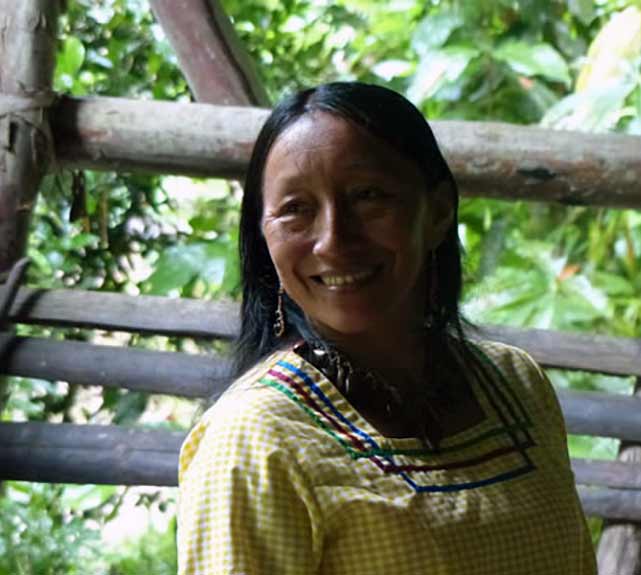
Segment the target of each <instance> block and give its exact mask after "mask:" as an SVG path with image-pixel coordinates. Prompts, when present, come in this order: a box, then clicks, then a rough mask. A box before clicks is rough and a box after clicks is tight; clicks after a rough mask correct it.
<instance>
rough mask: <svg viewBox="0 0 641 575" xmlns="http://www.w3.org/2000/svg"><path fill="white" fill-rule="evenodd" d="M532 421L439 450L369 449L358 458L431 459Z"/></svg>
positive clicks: (487, 432) (514, 429)
mask: <svg viewBox="0 0 641 575" xmlns="http://www.w3.org/2000/svg"><path fill="white" fill-rule="evenodd" d="M530 426H531V423H529V422H523V423H521V422H517V423H515V424H513V425H508V426H506V427H495V428H493V429H488V430H487V431H485V432H483V433H482V434H481V435H477V436H476V437H472V438H471V439H468V440H466V441H462V442H461V443H457V444H455V445H450V446H448V447H441V448H440V449H439V450H438V451H435V450H434V449H427V448H422V449H371V450H368V451H364V452H358V456H357V458H361V457H370V456H372V455H380V456H386V455H390V456H391V455H408V456H411V457H418V458H423V459H429V458H430V457H431V456H433V455H440V454H441V453H452V452H455V451H459V450H461V449H466V448H467V447H471V446H472V445H476V444H477V443H480V442H482V441H485V440H486V439H489V438H491V437H496V436H497V435H503V434H505V433H509V432H511V431H517V432H518V431H523V430H525V429H526V428H528V427H530Z"/></svg>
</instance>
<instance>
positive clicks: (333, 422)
mask: <svg viewBox="0 0 641 575" xmlns="http://www.w3.org/2000/svg"><path fill="white" fill-rule="evenodd" d="M268 375H271V376H272V377H275V378H277V379H279V380H280V381H282V382H284V383H287V384H289V385H290V386H291V387H293V388H294V391H295V392H297V393H298V394H299V395H300V396H302V398H303V400H304V403H305V404H307V405H308V406H309V407H310V408H311V409H312V410H313V411H314V412H315V413H317V414H318V415H319V416H321V417H323V418H325V419H326V420H327V421H328V422H329V424H330V425H331V426H332V427H333V428H334V429H335V430H336V431H338V432H339V433H343V434H344V435H346V436H347V437H348V438H349V440H350V441H351V443H352V445H353V447H354V448H356V449H361V450H363V449H365V446H364V445H363V442H362V441H361V440H360V439H359V438H358V437H356V436H355V435H352V434H351V433H349V432H347V431H345V430H344V429H343V427H342V426H341V425H340V423H338V422H337V421H336V420H335V419H334V418H333V417H332V416H331V415H329V414H328V413H326V412H325V411H323V410H322V409H321V408H320V406H319V405H318V404H317V403H316V401H315V400H314V398H313V397H311V396H310V395H309V393H308V392H307V390H305V389H303V388H302V386H301V385H300V384H298V383H297V382H296V381H294V380H293V379H292V378H291V377H289V376H288V375H285V374H284V373H281V372H279V371H276V370H275V369H270V370H269V372H268Z"/></svg>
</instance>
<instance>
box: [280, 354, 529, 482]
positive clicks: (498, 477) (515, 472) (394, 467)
mask: <svg viewBox="0 0 641 575" xmlns="http://www.w3.org/2000/svg"><path fill="white" fill-rule="evenodd" d="M278 365H279V366H280V367H284V368H286V369H287V370H288V371H290V372H292V373H294V374H295V375H297V376H299V377H300V378H301V379H302V380H303V381H304V382H305V383H306V384H307V385H308V386H309V387H310V388H311V389H312V391H313V392H314V393H315V394H316V395H317V396H318V397H319V398H320V399H321V401H322V402H323V403H324V404H325V405H326V406H327V407H328V408H329V409H330V411H331V412H332V413H333V414H334V415H335V416H336V417H337V418H338V419H339V420H340V421H341V422H343V423H345V424H346V425H347V426H348V428H350V429H351V430H352V431H353V432H355V433H356V434H358V435H359V436H361V437H363V438H364V439H365V440H366V441H367V443H369V444H370V445H372V446H373V448H374V450H376V451H377V452H379V453H380V452H381V451H382V450H381V449H380V447H379V446H378V445H377V443H376V441H375V440H374V439H373V438H372V437H371V436H369V435H368V434H367V433H366V432H364V431H363V430H361V429H359V428H358V427H356V426H355V425H354V424H353V423H351V422H350V421H349V420H347V419H346V418H345V416H344V415H343V414H341V413H340V412H339V411H338V410H337V408H336V407H335V406H334V405H333V403H332V402H331V400H330V399H329V398H328V397H327V396H326V395H325V394H324V393H323V392H322V390H321V389H320V388H319V387H318V386H317V385H316V383H315V382H314V381H313V380H312V379H311V378H310V377H309V375H308V374H307V373H305V372H304V371H302V370H301V369H299V368H297V367H296V366H294V365H292V364H290V363H288V362H285V361H279V362H278ZM271 372H272V373H271V375H272V376H274V375H275V374H276V373H278V372H277V371H276V370H271ZM281 375H282V376H283V379H289V382H290V383H291V378H288V377H287V376H286V375H285V374H282V373H281ZM298 389H299V390H300V389H301V388H300V387H299V388H298ZM287 395H288V396H289V397H290V398H292V399H294V397H295V396H294V395H293V394H292V395H290V394H287ZM308 397H309V396H308ZM294 401H296V399H294ZM297 403H298V404H299V405H301V407H304V408H305V407H307V406H305V405H303V404H302V403H301V402H300V401H297ZM315 409H318V406H317V405H316V408H315ZM305 411H307V412H309V408H307V409H305ZM313 420H314V421H315V422H319V421H321V420H320V419H319V418H318V417H314V418H313ZM323 428H324V429H325V430H327V428H326V426H325V425H323ZM343 433H345V432H343ZM331 435H332V437H333V438H334V439H336V438H337V436H336V435H335V434H331ZM340 443H341V445H343V447H345V442H340ZM523 447H524V446H521V445H518V446H514V447H512V448H511V451H518V452H519V453H521V454H523V451H522V450H521V449H522V448H523ZM490 457H491V456H488V459H489V458H490ZM370 459H372V461H373V462H374V463H375V464H376V465H377V466H378V467H379V468H380V469H382V470H383V471H385V472H394V473H396V474H398V475H399V476H400V477H401V478H402V479H403V480H404V481H405V482H406V483H408V485H410V486H411V487H412V488H413V489H414V490H416V491H433V492H434V491H455V490H461V489H471V488H473V487H480V486H482V485H489V484H491V483H496V482H500V481H505V480H508V479H510V478H512V477H515V476H517V475H520V474H522V473H525V472H527V471H530V470H531V469H533V466H532V465H531V464H529V463H528V465H526V467H523V468H520V469H516V470H511V471H508V472H505V473H502V474H498V475H496V476H493V477H489V478H486V479H483V480H479V481H476V482H467V483H463V484H453V485H432V486H428V485H418V484H417V483H416V482H415V481H413V480H412V479H411V478H410V477H409V476H408V475H407V471H405V470H404V469H403V468H402V466H398V465H396V463H395V462H394V459H393V458H392V457H391V456H387V457H384V459H385V460H386V461H387V462H388V463H387V464H384V463H382V462H381V461H379V460H377V458H376V457H371V458H370ZM526 461H527V459H526ZM464 463H465V462H458V465H459V466H463V464H464ZM469 465H473V463H470V464H469ZM436 469H443V467H442V466H439V467H438V468H436ZM386 470H389V471H386Z"/></svg>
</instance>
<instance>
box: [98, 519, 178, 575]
mask: <svg viewBox="0 0 641 575" xmlns="http://www.w3.org/2000/svg"><path fill="white" fill-rule="evenodd" d="M109 563H110V566H109V572H108V574H107V575H139V574H140V573H145V574H146V575H175V574H176V572H177V570H178V563H177V558H176V519H175V518H174V519H173V520H172V521H171V523H170V525H169V528H168V529H167V530H165V531H164V532H158V531H156V530H154V529H151V530H149V531H147V532H146V533H145V534H144V535H143V536H142V537H140V539H138V540H136V541H130V542H128V543H126V544H125V545H124V546H123V547H122V548H120V549H119V550H118V553H116V554H113V555H112V556H111V557H109Z"/></svg>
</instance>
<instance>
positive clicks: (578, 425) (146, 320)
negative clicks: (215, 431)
mask: <svg viewBox="0 0 641 575" xmlns="http://www.w3.org/2000/svg"><path fill="white" fill-rule="evenodd" d="M151 4H152V7H153V9H154V11H155V13H156V15H157V17H158V18H159V20H160V21H161V23H162V24H163V26H164V27H165V29H166V31H167V34H168V37H169V38H170V39H171V40H172V41H173V42H174V44H175V46H176V51H177V53H178V55H179V60H180V62H181V65H182V67H183V69H184V70H185V73H186V76H187V79H188V81H189V83H190V86H191V88H192V91H193V93H194V94H195V95H196V96H197V98H198V99H199V100H200V101H201V102H204V101H206V102H209V103H208V104H203V103H199V104H179V103H173V102H138V101H132V100H124V99H118V98H86V99H78V98H66V97H63V98H58V99H56V100H54V98H53V97H52V93H51V90H50V83H51V70H52V61H53V60H52V55H53V53H54V50H53V48H54V39H55V35H54V33H53V32H54V30H55V21H56V18H57V13H58V3H57V2H56V0H0V23H1V24H2V27H3V28H2V30H3V34H2V35H0V42H2V43H3V44H2V49H3V51H2V52H0V143H1V144H2V145H1V146H0V274H3V275H2V276H0V281H2V279H1V278H3V277H4V278H7V277H8V271H9V270H10V269H11V268H12V265H13V264H14V263H15V262H16V261H17V260H18V258H19V257H20V255H21V254H22V253H23V251H24V240H25V238H26V231H27V225H28V219H29V213H30V209H31V206H32V205H33V201H34V198H35V194H36V191H37V186H38V183H39V180H40V177H41V176H42V174H43V173H44V172H45V171H46V168H47V166H48V165H51V164H52V163H53V162H55V164H56V165H57V166H62V167H72V168H79V169H82V168H91V169H97V170H102V169H105V170H128V171H131V170H140V171H152V172H162V173H176V174H187V175H198V176H215V177H225V178H237V177H240V176H241V175H242V174H243V171H244V169H245V166H246V164H247V161H248V158H249V154H250V151H251V147H252V145H253V142H254V140H255V137H256V135H257V132H258V130H259V128H260V125H261V124H262V122H263V121H264V119H265V117H266V114H267V111H266V110H264V109H260V108H255V107H249V106H250V105H251V106H256V105H260V106H266V105H267V100H266V97H265V95H264V92H263V91H262V89H261V88H260V84H259V83H258V82H257V80H256V77H255V76H254V75H253V72H252V70H251V65H250V64H249V63H248V60H247V58H246V57H245V56H243V53H242V47H241V46H240V45H239V44H238V42H237V40H236V38H235V36H234V34H233V30H232V28H231V26H230V25H229V22H228V21H227V20H226V18H225V16H224V13H223V12H222V10H221V9H220V6H219V4H218V2H217V1H216V0H152V2H151ZM194 26H196V27H197V30H198V37H199V38H200V39H201V42H200V43H194V42H193V41H191V38H193V37H194V36H193V35H191V30H192V27H194ZM188 32H189V33H188ZM15 38H18V39H19V41H17V42H16V43H14V39H15ZM185 38H188V41H186V40H185ZM9 39H10V40H11V41H9ZM212 54H213V55H214V56H215V57H212ZM212 103H215V104H225V105H224V106H221V105H212ZM230 104H234V105H235V106H238V107H232V106H230ZM241 106H242V107H241ZM434 129H435V132H436V135H437V138H438V140H439V141H440V142H441V145H442V147H443V150H444V153H445V155H446V157H447V160H448V162H449V164H450V165H451V166H452V168H453V171H454V174H455V176H456V178H457V180H458V182H459V183H460V186H461V190H462V193H463V194H464V195H467V196H486V197H497V198H502V199H506V200H518V199H526V200H533V201H549V202H558V203H563V204H573V205H599V206H606V207H612V208H623V207H632V208H637V209H638V208H641V187H640V186H639V184H638V182H640V181H641V138H637V137H631V136H622V135H586V134H573V133H567V132H550V131H546V130H541V129H538V128H531V127H521V126H508V125H502V124H492V123H463V122H435V123H434ZM52 143H53V145H51V144H52ZM53 150H55V156H54V152H53ZM21 270H22V267H21V266H19V267H17V268H14V272H13V274H12V276H11V277H8V279H7V281H6V282H5V284H4V286H2V287H0V329H2V330H4V331H3V332H2V333H0V374H2V373H4V374H9V375H17V376H24V377H34V378H43V379H50V380H64V381H68V382H71V383H77V384H82V385H102V386H112V387H122V388H127V389H132V390H138V391H146V392H154V393H165V394H174V395H181V396H184V397H192V398H199V397H204V396H206V395H209V394H210V393H212V391H213V389H212V382H213V387H215V386H216V382H218V383H219V387H222V386H223V385H224V383H223V382H224V381H225V374H226V373H227V365H226V363H225V361H224V360H223V359H221V358H218V357H215V356H194V355H186V354H182V353H163V352H153V351H148V350H140V349H123V348H113V347H107V346H97V345H90V344H86V343H80V342H71V341H66V342H59V341H49V340H45V339H39V338H23V337H17V336H15V335H14V333H13V332H12V330H11V329H10V326H11V324H19V323H23V324H39V325H49V326H77V327H83V328H99V329H107V330H119V331H131V332H140V333H154V334H166V335H178V336H189V337H201V338H220V339H229V338H232V337H233V336H234V334H235V333H236V331H237V328H238V325H237V324H238V322H237V311H238V310H237V307H236V306H235V305H234V304H227V303H221V302H201V301H192V300H180V301H176V300H169V299H166V298H154V297H142V296H140V297H135V298H133V297H130V296H125V295H121V294H107V293H94V292H85V291H81V290H72V291H69V290H36V289H29V288H19V289H18V286H19V276H20V273H21ZM485 330H486V332H487V333H486V335H487V337H490V338H494V339H497V340H501V341H506V342H508V343H513V344H515V345H518V346H520V347H523V348H524V349H526V350H528V351H530V353H532V355H533V356H534V357H535V358H536V359H537V360H538V361H539V362H540V363H541V364H542V365H544V366H546V367H559V368H566V369H580V370H587V371H594V372H600V373H608V374H615V375H633V376H636V377H637V378H641V339H624V338H608V337H597V336H589V335H578V334H564V333H557V332H549V331H541V330H521V329H514V328H505V327H502V328H498V327H486V328H485ZM560 399H561V403H562V408H563V412H564V415H565V418H566V422H567V426H568V430H569V431H570V432H571V433H579V434H588V435H595V436H603V437H616V438H620V439H623V440H625V441H626V442H628V443H638V442H641V397H621V396H614V395H610V394H603V393H593V392H571V391H566V392H563V393H561V394H560ZM182 438H183V434H181V433H171V432H163V431H149V430H144V429H131V428H121V427H116V426H79V425H69V424H56V425H53V424H46V423H0V479H16V480H26V481H51V482H71V483H112V484H126V485H129V484H152V485H175V484H176V481H177V476H176V473H177V466H176V463H177V455H178V448H179V445H180V442H181V440H182ZM628 449H629V448H628V447H626V451H625V453H628V451H627V450H628ZM633 449H636V448H633ZM633 453H635V454H636V453H637V452H636V450H634V451H633ZM637 461H638V456H637V455H635V456H633V457H628V456H626V457H624V458H622V460H621V461H616V462H606V461H587V460H575V461H573V467H574V471H575V475H576V480H577V484H578V485H579V490H580V496H581V500H582V503H583V505H584V508H585V510H586V512H587V513H588V514H589V515H593V516H599V517H604V518H606V519H608V520H611V521H614V522H616V523H617V524H616V525H612V526H611V527H610V526H608V529H607V530H606V535H605V536H604V541H607V545H608V548H607V549H606V548H603V550H600V552H599V560H600V565H601V570H602V573H604V574H605V575H610V574H612V573H617V574H618V575H626V574H627V573H633V572H634V571H631V570H629V566H630V565H631V564H632V559H630V558H629V557H628V556H627V555H625V554H624V553H618V554H616V555H614V556H613V554H612V553H610V551H611V550H613V549H617V550H618V549H624V548H625V549H630V548H631V546H629V545H627V546H626V542H630V541H636V542H637V546H636V549H635V550H633V553H632V555H634V558H635V559H634V560H637V561H638V560H639V558H640V557H641V550H639V545H638V541H639V539H638V536H637V535H636V533H637V532H638V530H639V528H638V527H636V526H635V525H636V524H637V523H638V522H641V464H639V463H638V462H637ZM622 522H623V523H622ZM639 524H641V523H639ZM617 530H618V531H617ZM628 532H632V533H633V534H634V538H632V539H631V538H630V534H629V533H628ZM612 540H615V543H612Z"/></svg>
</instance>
